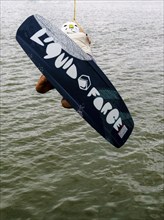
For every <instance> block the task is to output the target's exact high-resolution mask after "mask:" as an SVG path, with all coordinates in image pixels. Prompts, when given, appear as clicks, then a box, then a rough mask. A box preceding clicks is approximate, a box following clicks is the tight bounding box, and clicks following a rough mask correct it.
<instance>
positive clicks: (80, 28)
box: [75, 21, 91, 44]
mask: <svg viewBox="0 0 164 220" xmlns="http://www.w3.org/2000/svg"><path fill="white" fill-rule="evenodd" d="M75 22H76V24H77V26H78V28H79V31H80V32H83V33H84V34H86V33H85V31H84V29H83V28H82V27H81V25H80V24H79V23H78V22H77V21H75ZM86 38H87V41H88V43H89V44H91V40H90V39H89V37H88V34H86Z"/></svg>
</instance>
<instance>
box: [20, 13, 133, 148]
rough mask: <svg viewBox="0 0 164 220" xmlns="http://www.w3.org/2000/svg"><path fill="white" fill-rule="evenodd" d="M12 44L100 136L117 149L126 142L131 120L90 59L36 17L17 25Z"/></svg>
mask: <svg viewBox="0 0 164 220" xmlns="http://www.w3.org/2000/svg"><path fill="white" fill-rule="evenodd" d="M16 40H17V41H18V43H19V44H20V46H21V47H22V48H23V50H24V51H25V52H26V54H27V55H28V56H29V58H30V59H31V60H32V61H33V63H34V64H35V65H36V66H37V68H38V69H39V70H40V71H41V73H42V74H44V75H45V76H46V78H47V79H48V80H49V82H51V84H52V85H53V86H54V87H55V88H56V90H57V91H58V92H59V93H60V94H61V95H62V96H63V97H64V98H65V99H66V100H68V102H69V103H70V104H71V105H72V107H73V108H74V109H75V110H76V111H77V112H78V113H79V114H80V115H81V116H82V117H83V118H84V119H85V120H86V121H87V122H88V123H89V124H90V125H91V126H92V127H93V128H94V129H95V130H96V131H97V132H98V133H99V134H100V135H102V136H103V137H104V138H105V139H106V140H107V141H109V142H110V143H111V144H112V145H114V146H115V147H117V148H119V147H121V146H122V145H123V144H124V143H125V142H126V141H127V139H128V138H129V136H130V134H131V132H132V130H133V127H134V122H133V119H132V117H131V115H130V113H129V111H128V108H127V106H126V105H125V103H124V101H123V99H122V98H121V96H120V95H119V93H118V92H117V90H116V89H115V87H114V86H113V84H112V83H111V82H110V81H109V79H108V78H107V76H106V75H105V74H104V73H103V71H102V70H101V69H100V68H99V67H98V65H97V64H96V62H95V60H94V59H93V58H92V57H91V56H90V55H88V54H86V53H85V52H84V51H83V50H82V49H81V48H80V47H79V46H78V45H77V44H76V43H74V42H73V41H72V40H71V39H70V38H69V37H68V36H67V35H66V34H64V33H63V32H62V31H61V30H60V29H58V28H57V27H55V26H54V25H53V26H52V24H50V22H49V21H48V20H46V19H45V18H43V17H42V16H40V15H32V16H30V17H28V18H27V19H26V20H25V21H24V22H23V23H22V24H21V26H20V27H19V28H18V30H17V33H16Z"/></svg>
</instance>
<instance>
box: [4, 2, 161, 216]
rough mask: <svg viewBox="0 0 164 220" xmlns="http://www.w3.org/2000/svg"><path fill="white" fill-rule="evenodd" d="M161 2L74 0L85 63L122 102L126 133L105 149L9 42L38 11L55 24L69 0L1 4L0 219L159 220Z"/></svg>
mask: <svg viewBox="0 0 164 220" xmlns="http://www.w3.org/2000/svg"><path fill="white" fill-rule="evenodd" d="M162 4H163V3H162V1H159V2H157V1H142V2H137V1H136V2H134V1H132V2H130V1H125V2H121V1H120V2H119V1H115V2H112V1H108V2H103V1H83V2H82V1H79V2H78V5H77V19H78V20H79V22H80V23H81V24H83V26H84V28H85V29H86V30H87V32H88V34H89V36H90V37H91V39H92V50H93V54H94V57H95V59H96V61H97V63H98V64H99V66H100V67H101V68H102V69H103V71H104V72H105V73H106V75H107V76H108V77H109V79H110V80H111V81H112V82H113V84H114V85H115V86H116V88H117V90H118V91H119V92H120V94H121V96H122V97H123V99H124V100H125V102H126V104H127V106H128V108H129V110H130V112H131V114H132V116H133V118H134V121H135V129H134V132H133V134H132V135H131V137H130V139H129V140H128V142H127V143H126V144H125V146H123V147H122V148H120V149H116V148H114V147H113V146H111V145H110V144H109V143H107V142H106V141H105V140H104V139H103V138H102V137H100V136H99V135H98V133H96V131H94V130H93V129H92V128H91V127H90V126H89V125H88V124H87V123H86V122H85V121H84V120H83V119H82V118H81V117H80V116H79V115H78V114H77V113H76V112H75V111H74V110H67V109H63V108H61V104H60V99H61V96H60V95H59V94H58V93H57V92H56V91H51V92H49V93H47V94H45V95H41V94H37V93H36V91H35V83H36V82H37V80H38V78H39V76H40V73H39V71H38V70H37V68H36V67H35V66H34V65H33V64H32V62H31V61H30V60H29V58H28V57H27V56H26V54H25V53H24V52H23V51H22V49H21V48H20V46H19V45H18V44H17V42H16V40H15V33H16V30H17V28H18V27H19V25H20V24H21V23H22V22H23V21H24V20H25V19H26V18H27V17H28V16H30V15H32V14H35V13H37V14H40V15H42V16H44V17H45V18H47V19H49V20H51V21H52V23H54V24H56V25H57V26H59V27H60V26H61V24H62V23H63V22H65V21H67V20H69V19H72V17H73V1H67V2H63V1H37V2H36V1H10V2H8V1H2V2H1V57H2V58H1V210H0V212H1V219H2V220H151V219H154V220H161V219H162V218H163V217H164V214H163V209H162V208H163V196H164V194H163V168H164V166H163V133H162V132H163V130H164V129H163V122H164V119H163V104H164V103H163V83H164V82H163V54H162V53H163V7H162V6H163V5H162Z"/></svg>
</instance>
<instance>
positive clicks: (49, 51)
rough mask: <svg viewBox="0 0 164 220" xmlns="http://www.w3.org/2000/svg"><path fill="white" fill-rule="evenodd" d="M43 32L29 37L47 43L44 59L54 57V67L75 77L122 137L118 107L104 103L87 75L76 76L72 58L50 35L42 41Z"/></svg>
mask: <svg viewBox="0 0 164 220" xmlns="http://www.w3.org/2000/svg"><path fill="white" fill-rule="evenodd" d="M44 34H46V28H43V29H41V30H39V31H38V32H36V33H35V34H34V35H33V36H32V37H31V38H30V39H31V40H32V41H34V42H36V43H37V44H39V45H41V46H45V44H44V43H46V44H47V47H46V50H45V52H46V55H45V56H44V59H52V58H55V62H54V65H55V67H56V68H62V69H63V70H65V73H66V74H67V75H68V76H69V77H70V78H72V79H74V80H75V79H76V80H77V82H78V85H79V88H80V89H81V90H85V91H87V97H91V96H93V97H94V100H93V105H94V107H95V108H96V109H97V110H98V111H100V112H101V113H102V114H103V115H104V117H106V122H107V123H108V124H110V125H113V128H114V129H115V130H116V131H117V132H118V135H119V136H120V137H121V138H123V136H124V135H125V133H126V132H127V130H128V129H127V127H126V126H125V125H123V124H122V119H121V117H120V114H119V111H118V109H116V108H114V109H113V107H112V105H111V103H110V102H106V103H104V99H103V98H102V97H101V94H100V93H99V91H98V90H97V89H96V88H95V87H92V86H91V85H92V84H91V79H90V77H89V76H88V75H81V76H80V77H78V74H77V67H76V65H75V64H74V63H73V58H70V57H65V53H64V52H62V47H61V45H60V44H59V43H55V42H54V40H53V38H52V37H46V38H45V39H44V40H43V41H41V39H40V37H41V36H43V35H44ZM64 57H65V58H64ZM90 87H91V88H90ZM88 90H89V91H88Z"/></svg>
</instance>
